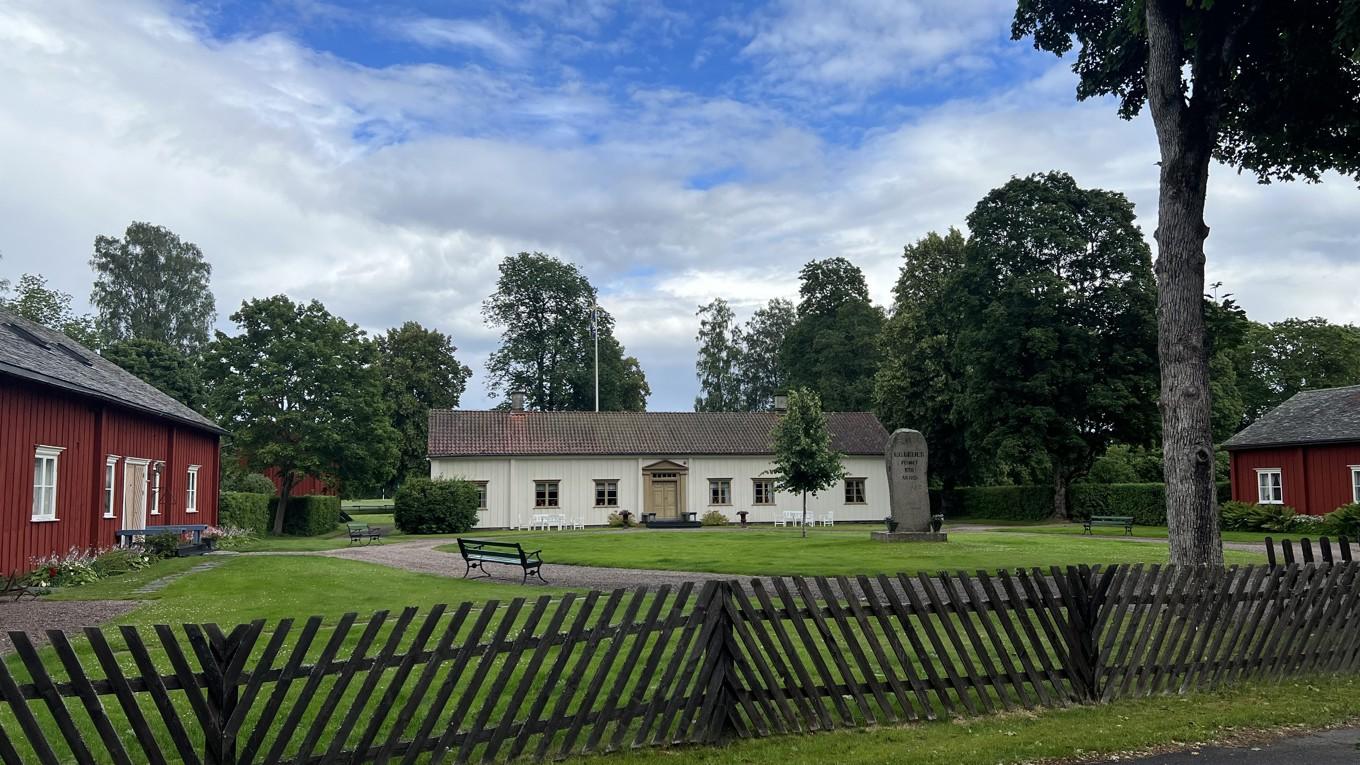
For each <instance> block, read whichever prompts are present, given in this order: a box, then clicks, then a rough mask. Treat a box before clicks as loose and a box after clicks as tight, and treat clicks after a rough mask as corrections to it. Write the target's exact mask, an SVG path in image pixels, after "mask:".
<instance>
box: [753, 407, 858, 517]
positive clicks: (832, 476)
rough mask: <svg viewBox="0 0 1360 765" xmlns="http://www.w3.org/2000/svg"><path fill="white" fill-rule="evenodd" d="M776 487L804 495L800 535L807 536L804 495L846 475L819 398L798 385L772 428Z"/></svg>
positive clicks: (829, 485) (823, 487) (832, 483)
mask: <svg viewBox="0 0 1360 765" xmlns="http://www.w3.org/2000/svg"><path fill="white" fill-rule="evenodd" d="M770 473H772V474H773V475H774V476H775V487H776V488H777V489H779V490H780V491H792V492H796V493H798V494H801V495H802V497H803V522H802V528H803V536H804V537H806V536H807V495H808V493H809V492H811V493H812V494H816V493H817V492H819V491H821V490H822V489H829V488H831V487H832V486H834V485H835V484H836V482H837V481H839V480H841V478H843V477H844V476H845V470H844V469H843V468H842V467H841V453H840V452H838V451H836V450H835V449H832V448H831V431H829V430H828V429H827V427H826V415H825V414H823V413H822V400H821V398H820V397H818V396H817V394H816V393H813V392H812V391H810V390H808V389H806V388H799V389H798V390H795V391H792V392H791V393H790V394H789V409H788V412H787V413H786V414H785V415H784V416H783V417H782V418H781V419H780V420H779V424H777V425H775V427H774V469H773V470H771V471H770Z"/></svg>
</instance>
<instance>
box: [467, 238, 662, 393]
mask: <svg viewBox="0 0 1360 765" xmlns="http://www.w3.org/2000/svg"><path fill="white" fill-rule="evenodd" d="M597 302H598V295H597V294H596V291H595V288H594V287H593V286H591V284H590V282H589V281H588V280H587V279H586V277H585V276H584V275H583V274H582V273H581V272H580V271H579V270H578V269H577V268H576V266H575V265H572V264H571V263H566V262H564V261H561V260H558V259H557V258H554V257H552V256H549V255H545V254H543V253H541V252H533V253H529V252H521V253H519V254H517V255H513V256H511V257H508V258H506V259H505V260H504V261H502V262H501V265H500V278H499V279H498V280H497V282H496V291H495V293H494V294H492V295H491V296H490V297H488V298H487V299H486V301H485V302H484V303H483V304H482V315H483V317H485V319H486V322H487V323H488V324H490V325H491V326H493V327H498V328H500V330H501V345H500V348H498V349H497V350H496V351H494V352H493V353H492V354H491V357H490V359H488V361H487V365H486V366H487V373H488V377H489V380H488V385H487V387H488V389H489V391H490V392H491V393H492V394H497V393H511V392H515V391H522V392H523V393H525V395H526V399H527V401H526V404H527V406H528V407H529V408H531V409H538V410H544V411H553V410H569V409H575V410H589V409H593V408H594V343H593V338H592V335H591V331H592V330H591V313H592V310H593V309H594V308H595V306H596V305H597ZM596 326H597V331H598V332H599V335H600V409H602V410H606V411H608V410H614V411H619V410H633V411H640V410H642V409H643V408H645V406H646V402H647V396H648V395H650V393H651V389H650V387H649V386H648V385H647V379H646V377H645V375H644V374H643V372H642V368H641V366H640V365H639V364H638V362H637V359H636V358H634V357H631V356H626V355H625V353H624V349H623V346H622V344H620V343H619V342H618V340H617V339H616V338H615V337H614V319H613V317H612V316H610V315H609V312H608V311H606V310H604V309H603V308H600V309H598V321H597V324H596Z"/></svg>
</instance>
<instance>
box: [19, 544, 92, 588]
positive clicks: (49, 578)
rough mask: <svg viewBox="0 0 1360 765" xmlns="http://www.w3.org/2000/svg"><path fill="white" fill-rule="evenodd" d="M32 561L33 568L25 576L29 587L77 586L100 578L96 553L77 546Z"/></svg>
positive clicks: (25, 581) (25, 582)
mask: <svg viewBox="0 0 1360 765" xmlns="http://www.w3.org/2000/svg"><path fill="white" fill-rule="evenodd" d="M32 563H33V570H32V571H31V572H29V574H28V576H26V577H24V584H26V585H27V586H29V587H75V586H78V585H82V584H89V583H90V582H93V581H96V580H98V579H99V572H97V571H95V568H94V555H93V554H91V553H90V552H88V551H85V550H80V549H77V548H75V547H72V548H71V549H70V550H68V551H66V554H64V555H58V554H53V555H49V556H47V557H45V558H34V559H33V561H32Z"/></svg>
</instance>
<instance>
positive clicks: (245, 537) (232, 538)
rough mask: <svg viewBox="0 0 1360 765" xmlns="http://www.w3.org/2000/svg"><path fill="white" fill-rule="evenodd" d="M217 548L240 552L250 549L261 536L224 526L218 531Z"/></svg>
mask: <svg viewBox="0 0 1360 765" xmlns="http://www.w3.org/2000/svg"><path fill="white" fill-rule="evenodd" d="M218 531H219V532H220V535H219V536H218V537H217V547H218V548H219V549H222V550H240V549H243V548H246V547H249V546H250V545H251V544H253V543H254V542H255V541H256V539H257V538H258V537H259V536H261V534H259V533H258V532H255V531H252V530H250V529H243V528H240V527H238V526H224V527H222V528H220V529H218Z"/></svg>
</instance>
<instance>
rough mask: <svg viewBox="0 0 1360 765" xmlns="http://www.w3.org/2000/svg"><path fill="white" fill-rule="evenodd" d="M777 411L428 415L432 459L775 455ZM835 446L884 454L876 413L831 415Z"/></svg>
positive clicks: (450, 412) (439, 412) (447, 411)
mask: <svg viewBox="0 0 1360 765" xmlns="http://www.w3.org/2000/svg"><path fill="white" fill-rule="evenodd" d="M779 417H780V415H778V414H775V413H774V412H506V411H490V412H487V411H461V410H450V409H436V410H434V411H432V412H430V441H429V456H430V457H432V458H437V457H492V456H529V455H587V456H594V455H638V456H642V455H656V456H668V455H686V454H697V455H746V454H772V453H773V451H774V449H773V439H772V437H771V431H772V430H773V428H774V425H775V423H776V422H778V421H779ZM827 425H828V427H829V428H830V430H831V442H832V445H833V446H834V447H835V448H836V449H838V450H840V451H841V452H844V453H845V454H882V453H883V448H884V446H885V445H886V444H887V441H888V431H887V430H885V429H884V428H883V424H882V423H880V422H879V421H878V418H877V417H875V416H874V415H873V414H872V413H870V412H829V413H827Z"/></svg>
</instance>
